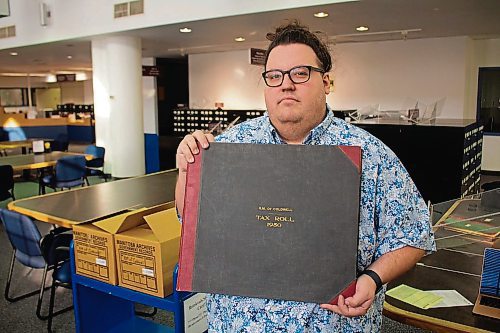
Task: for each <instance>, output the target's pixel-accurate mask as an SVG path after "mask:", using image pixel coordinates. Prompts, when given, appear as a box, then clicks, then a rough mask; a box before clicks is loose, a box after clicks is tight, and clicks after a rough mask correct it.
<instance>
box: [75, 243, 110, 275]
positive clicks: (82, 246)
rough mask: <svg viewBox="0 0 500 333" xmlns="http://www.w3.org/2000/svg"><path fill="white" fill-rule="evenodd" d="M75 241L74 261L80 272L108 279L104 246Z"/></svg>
mask: <svg viewBox="0 0 500 333" xmlns="http://www.w3.org/2000/svg"><path fill="white" fill-rule="evenodd" d="M74 242H75V262H76V266H77V269H78V271H79V272H80V273H84V274H88V275H90V276H96V277H99V278H102V279H109V270H108V267H107V265H106V264H107V262H108V257H107V251H106V247H105V246H96V245H95V244H88V243H86V242H79V241H76V240H75V241H74Z"/></svg>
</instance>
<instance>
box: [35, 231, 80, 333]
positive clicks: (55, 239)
mask: <svg viewBox="0 0 500 333" xmlns="http://www.w3.org/2000/svg"><path fill="white" fill-rule="evenodd" d="M60 229H61V228H60ZM55 230H57V229H53V230H51V231H50V233H49V234H48V235H46V236H45V237H44V238H43V239H42V253H43V255H44V258H45V261H46V262H47V263H51V264H53V265H54V270H53V271H52V284H51V286H50V299H49V311H48V314H47V319H48V320H47V331H48V332H49V333H50V332H52V319H53V318H54V317H55V316H57V315H60V314H62V313H65V312H67V311H69V310H71V309H73V306H72V305H71V306H68V307H66V308H63V309H60V310H58V311H56V312H54V302H55V298H56V289H57V288H58V287H64V288H67V289H71V266H70V262H69V256H70V254H69V245H70V243H71V241H72V240H73V234H72V233H71V231H69V230H63V231H62V232H57V231H55Z"/></svg>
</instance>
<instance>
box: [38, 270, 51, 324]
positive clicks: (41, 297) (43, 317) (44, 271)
mask: <svg viewBox="0 0 500 333" xmlns="http://www.w3.org/2000/svg"><path fill="white" fill-rule="evenodd" d="M47 270H48V266H45V268H44V269H43V276H42V281H41V283H40V293H39V294H38V302H37V304H36V316H37V317H38V318H39V319H40V320H46V319H47V318H48V316H44V315H42V301H43V293H44V292H45V290H48V289H49V288H50V287H45V280H46V278H47Z"/></svg>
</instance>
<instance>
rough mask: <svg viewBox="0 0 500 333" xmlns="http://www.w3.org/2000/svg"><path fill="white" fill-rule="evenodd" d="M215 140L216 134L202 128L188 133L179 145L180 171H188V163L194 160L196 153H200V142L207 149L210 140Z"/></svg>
mask: <svg viewBox="0 0 500 333" xmlns="http://www.w3.org/2000/svg"><path fill="white" fill-rule="evenodd" d="M213 141H214V136H213V135H212V134H210V133H203V132H202V131H200V130H197V131H195V132H193V133H192V134H188V135H186V136H185V137H184V139H182V141H181V142H180V143H179V146H178V147H177V154H176V158H175V159H176V164H177V168H178V169H179V172H186V170H187V164H188V163H193V162H194V155H197V154H198V153H199V150H198V144H197V143H200V146H201V147H202V148H204V149H207V148H208V146H209V144H210V142H213Z"/></svg>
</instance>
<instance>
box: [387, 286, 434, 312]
mask: <svg viewBox="0 0 500 333" xmlns="http://www.w3.org/2000/svg"><path fill="white" fill-rule="evenodd" d="M386 294H387V295H389V296H391V297H393V298H395V299H398V300H400V301H402V302H405V303H408V304H411V305H413V306H416V307H418V308H420V309H428V308H430V307H432V306H433V305H435V304H437V303H439V302H440V301H441V300H442V299H443V298H442V297H441V296H438V295H436V294H433V293H432V292H429V291H423V290H420V289H416V288H412V287H409V286H407V285H405V284H402V285H399V286H397V287H396V288H393V289H391V290H389V291H388V292H387V293H386Z"/></svg>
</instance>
